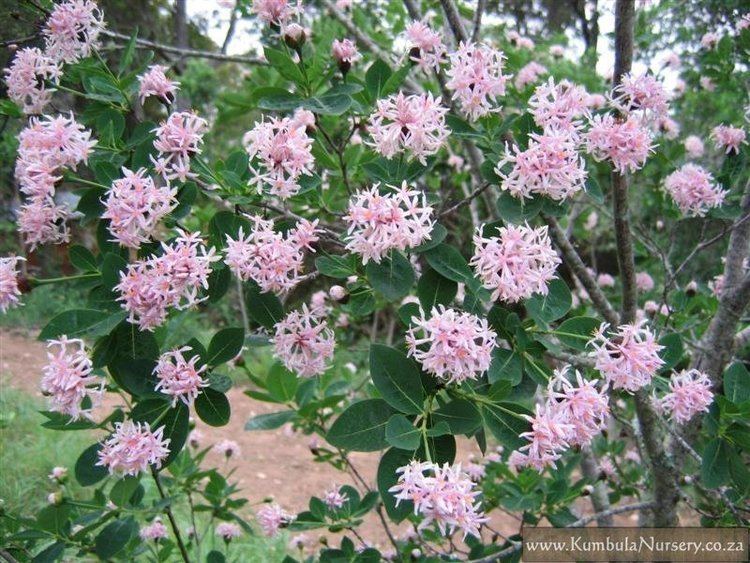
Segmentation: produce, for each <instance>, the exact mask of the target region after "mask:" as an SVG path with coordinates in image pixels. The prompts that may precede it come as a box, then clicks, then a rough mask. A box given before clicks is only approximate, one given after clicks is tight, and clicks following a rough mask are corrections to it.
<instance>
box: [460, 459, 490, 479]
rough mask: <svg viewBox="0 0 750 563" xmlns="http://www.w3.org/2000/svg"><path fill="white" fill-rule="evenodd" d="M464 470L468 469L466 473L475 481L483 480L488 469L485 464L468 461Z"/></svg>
mask: <svg viewBox="0 0 750 563" xmlns="http://www.w3.org/2000/svg"><path fill="white" fill-rule="evenodd" d="M464 471H466V474H467V475H468V476H469V478H470V479H471V480H472V481H474V482H479V481H481V480H482V478H484V476H485V475H486V474H487V469H485V467H484V465H481V464H479V463H474V462H469V463H467V464H466V467H465V469H464Z"/></svg>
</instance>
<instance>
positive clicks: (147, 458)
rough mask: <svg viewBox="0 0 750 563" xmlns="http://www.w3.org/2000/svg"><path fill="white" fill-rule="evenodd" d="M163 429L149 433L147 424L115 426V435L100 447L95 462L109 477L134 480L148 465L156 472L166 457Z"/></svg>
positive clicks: (167, 441)
mask: <svg viewBox="0 0 750 563" xmlns="http://www.w3.org/2000/svg"><path fill="white" fill-rule="evenodd" d="M163 434H164V427H163V426H162V427H160V428H159V429H158V430H156V431H154V432H152V431H151V427H150V426H149V424H148V422H144V423H141V422H133V421H132V420H126V421H125V422H115V432H114V434H112V435H111V436H110V437H109V438H108V439H107V440H105V441H104V443H103V444H102V445H101V449H100V450H99V461H98V462H97V463H96V465H103V466H105V467H106V468H107V469H109V472H110V473H111V474H113V475H114V474H117V475H132V476H134V477H135V476H136V475H138V474H139V473H143V472H145V471H147V470H148V466H149V465H153V466H155V467H156V468H157V469H159V468H160V467H161V465H162V463H163V462H164V460H165V459H166V458H167V456H168V455H169V447H168V446H169V439H168V438H167V439H164V437H163Z"/></svg>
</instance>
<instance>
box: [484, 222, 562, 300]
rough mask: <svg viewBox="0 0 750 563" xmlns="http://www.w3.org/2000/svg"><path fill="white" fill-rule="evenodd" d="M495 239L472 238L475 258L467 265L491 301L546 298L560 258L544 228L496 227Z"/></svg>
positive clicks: (521, 226)
mask: <svg viewBox="0 0 750 563" xmlns="http://www.w3.org/2000/svg"><path fill="white" fill-rule="evenodd" d="M498 234H499V236H497V237H484V236H483V235H482V229H481V228H480V229H478V230H477V233H476V234H475V235H474V256H472V258H471V261H470V262H469V263H470V265H471V266H473V267H474V272H475V273H476V275H477V277H478V278H479V279H480V280H481V281H482V285H484V287H485V288H487V289H490V290H492V291H493V293H492V299H493V300H497V299H501V300H502V301H507V302H509V303H516V302H518V301H521V300H523V299H527V298H529V297H531V296H532V295H533V294H534V293H541V294H542V295H546V294H547V284H548V283H549V282H550V281H551V280H552V279H554V278H555V270H556V269H557V266H558V265H559V264H560V257H559V256H558V255H557V253H556V252H555V251H554V250H553V248H552V243H551V242H550V240H549V236H548V235H547V227H546V226H544V227H538V228H536V229H533V228H531V227H529V226H528V225H526V226H523V225H517V226H516V225H508V226H507V227H498Z"/></svg>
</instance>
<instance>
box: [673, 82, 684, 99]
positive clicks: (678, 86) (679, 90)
mask: <svg viewBox="0 0 750 563" xmlns="http://www.w3.org/2000/svg"><path fill="white" fill-rule="evenodd" d="M686 88H687V84H686V83H685V81H684V80H683V79H682V78H676V79H675V81H674V86H673V87H672V92H673V94H674V95H675V96H681V95H682V94H684V93H685V89H686Z"/></svg>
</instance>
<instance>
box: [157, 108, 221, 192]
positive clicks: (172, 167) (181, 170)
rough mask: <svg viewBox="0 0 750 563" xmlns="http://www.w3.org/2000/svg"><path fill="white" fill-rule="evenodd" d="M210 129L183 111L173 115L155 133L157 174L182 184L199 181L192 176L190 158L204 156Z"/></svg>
mask: <svg viewBox="0 0 750 563" xmlns="http://www.w3.org/2000/svg"><path fill="white" fill-rule="evenodd" d="M206 129H208V123H207V122H206V120H205V119H203V118H200V117H198V116H197V115H196V114H195V113H192V112H187V111H182V112H175V113H173V114H171V115H170V116H169V117H168V118H167V120H166V121H162V122H161V123H160V124H159V127H157V128H156V129H154V133H156V139H154V148H156V150H157V151H159V158H158V159H156V160H154V159H153V157H151V159H152V160H153V162H154V166H155V169H156V171H157V173H159V174H161V175H162V176H164V179H165V180H174V179H177V178H179V179H180V181H181V182H184V181H186V180H187V179H188V178H195V174H193V173H191V172H190V158H191V157H193V156H195V155H198V154H200V153H201V148H200V146H201V145H202V144H203V135H204V134H205V132H206Z"/></svg>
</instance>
